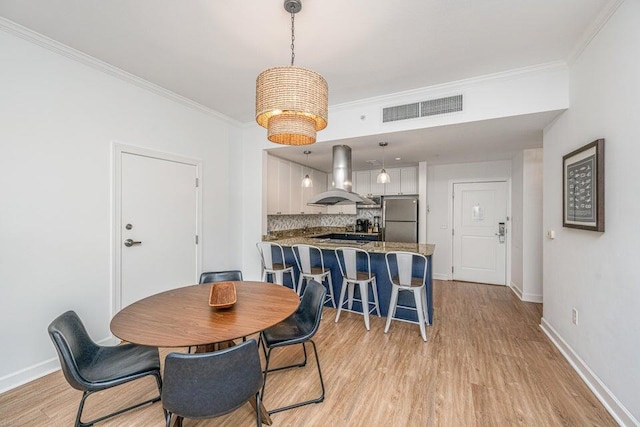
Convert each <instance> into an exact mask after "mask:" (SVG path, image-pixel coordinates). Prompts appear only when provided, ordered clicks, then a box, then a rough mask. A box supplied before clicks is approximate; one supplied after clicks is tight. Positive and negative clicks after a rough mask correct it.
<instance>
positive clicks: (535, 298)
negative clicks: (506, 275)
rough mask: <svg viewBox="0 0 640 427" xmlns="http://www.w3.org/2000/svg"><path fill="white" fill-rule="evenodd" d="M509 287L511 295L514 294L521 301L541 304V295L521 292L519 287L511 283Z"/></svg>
mask: <svg viewBox="0 0 640 427" xmlns="http://www.w3.org/2000/svg"><path fill="white" fill-rule="evenodd" d="M509 287H510V288H511V290H512V291H513V293H514V294H516V295H517V296H518V298H520V300H521V301H524V302H537V303H542V295H540V294H531V293H527V292H522V289H520V287H519V286H518V285H517V284H515V283H513V282H511V283H510V284H509Z"/></svg>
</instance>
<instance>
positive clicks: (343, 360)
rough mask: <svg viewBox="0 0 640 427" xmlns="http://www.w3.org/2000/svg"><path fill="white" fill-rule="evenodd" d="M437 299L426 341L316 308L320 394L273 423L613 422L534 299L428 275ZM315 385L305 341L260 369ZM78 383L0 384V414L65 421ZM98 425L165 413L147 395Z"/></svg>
mask: <svg viewBox="0 0 640 427" xmlns="http://www.w3.org/2000/svg"><path fill="white" fill-rule="evenodd" d="M434 307H435V311H434V312H435V325H434V326H431V327H429V328H428V329H427V334H428V339H429V340H428V342H427V343H424V342H423V341H422V339H421V337H420V332H419V329H418V326H417V325H413V324H408V323H404V322H398V321H395V322H393V323H392V325H391V329H390V331H389V333H388V334H386V335H385V334H384V333H383V328H384V320H385V319H383V318H377V317H375V316H374V317H373V318H372V323H371V331H370V332H367V331H366V330H365V327H364V322H363V319H362V316H361V315H356V314H352V313H344V314H343V315H342V316H341V318H340V322H339V323H337V324H335V323H334V322H333V319H334V317H335V310H333V309H325V311H324V319H323V320H322V324H321V326H320V330H319V332H318V334H317V335H316V340H315V341H316V343H317V344H318V352H319V354H320V363H321V366H322V371H323V374H324V381H325V386H326V389H327V391H326V399H325V401H324V402H323V403H320V404H317V405H310V406H305V407H302V408H297V409H294V410H291V411H286V412H282V413H278V414H274V415H273V416H272V418H273V422H274V426H367V427H370V426H511V425H525V426H534V425H535V426H558V425H566V426H596V425H597V426H614V425H616V423H615V422H614V420H613V419H612V418H611V417H610V416H609V414H608V413H607V412H606V410H605V409H604V407H603V406H602V405H601V404H600V403H599V402H598V400H597V399H596V398H595V397H594V395H593V394H592V393H591V391H590V390H589V389H588V388H587V386H586V385H585V384H584V383H583V382H582V380H580V378H579V377H578V375H577V374H576V373H575V372H574V371H573V369H572V368H571V367H570V366H569V364H568V363H567V362H566V361H565V359H564V358H563V357H562V355H561V354H560V353H559V352H558V351H557V350H556V349H555V347H553V345H552V344H551V343H550V342H549V340H548V339H547V338H546V336H545V335H544V334H543V333H542V331H541V330H540V328H539V327H538V325H539V323H540V317H541V313H542V306H541V305H540V304H531V303H523V302H521V301H519V300H518V299H517V298H516V297H515V295H513V293H512V292H511V290H509V289H508V288H506V287H501V286H489V285H478V284H473V283H462V282H441V281H435V283H434ZM43 328H45V326H43ZM166 353H167V351H166V350H162V351H161V357H164V355H166ZM301 356H302V352H301V351H300V350H299V346H298V348H297V349H293V348H292V349H282V350H280V353H278V354H277V358H276V357H274V362H275V363H278V362H279V363H287V362H291V361H293V360H296V359H297V358H300V357H301ZM274 366H276V365H275V364H274ZM318 387H319V383H318V380H317V375H316V371H315V363H314V361H313V352H311V353H310V360H309V363H308V364H307V367H305V368H300V369H292V370H288V371H282V372H277V373H274V374H270V375H269V378H268V381H267V387H266V392H265V399H264V402H265V406H266V407H267V408H270V407H275V406H282V405H283V404H286V403H291V402H292V400H296V399H307V398H310V397H315V396H316V395H317V393H318ZM153 392H154V382H153V380H152V379H147V380H143V381H138V382H137V383H134V384H130V385H125V386H121V387H119V388H118V389H116V390H110V391H106V392H101V393H99V394H96V395H95V396H92V397H90V398H89V400H88V402H87V406H86V409H85V412H86V417H94V416H95V415H97V414H100V413H104V411H113V410H115V409H117V408H118V407H123V406H125V405H126V404H128V403H129V402H130V401H132V400H133V399H142V398H144V396H147V395H149V396H151V394H152V393H153ZM80 395H81V393H80V392H78V391H76V390H73V389H71V388H70V387H69V386H68V385H67V383H66V382H65V380H64V378H63V376H62V374H61V373H60V372H56V373H53V374H51V375H48V376H46V377H44V378H41V379H39V380H37V381H34V382H32V383H29V384H26V385H24V386H22V387H19V388H17V389H14V390H11V391H9V392H7V393H4V394H2V395H0V425H2V426H68V425H73V420H74V418H75V413H76V410H77V406H78V402H79V400H80ZM97 411H98V412H97ZM253 417H254V415H253V413H252V409H251V407H250V406H249V404H246V405H245V406H243V407H242V408H240V409H238V410H237V411H236V412H233V413H231V414H228V415H226V416H223V417H220V418H216V419H212V420H201V421H194V420H186V421H185V426H252V425H255V424H254V422H255V421H254V420H255V418H253ZM85 419H88V418H85ZM98 425H101V426H162V425H164V421H163V414H162V409H161V405H160V403H156V404H154V405H152V406H148V407H144V408H141V409H138V410H135V411H133V412H129V413H126V414H123V415H120V416H118V417H116V418H113V419H111V420H108V421H106V422H103V423H100V424H98Z"/></svg>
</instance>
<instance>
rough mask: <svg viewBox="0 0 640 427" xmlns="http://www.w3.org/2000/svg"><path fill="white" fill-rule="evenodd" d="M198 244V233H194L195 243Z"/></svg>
mask: <svg viewBox="0 0 640 427" xmlns="http://www.w3.org/2000/svg"><path fill="white" fill-rule="evenodd" d="M197 244H198V235H197V234H196V245H197Z"/></svg>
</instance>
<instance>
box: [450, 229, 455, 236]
mask: <svg viewBox="0 0 640 427" xmlns="http://www.w3.org/2000/svg"><path fill="white" fill-rule="evenodd" d="M454 234H455V233H454V232H453V228H452V229H451V235H452V236H453V235H454Z"/></svg>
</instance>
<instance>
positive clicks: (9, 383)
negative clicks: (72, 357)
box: [0, 357, 60, 393]
mask: <svg viewBox="0 0 640 427" xmlns="http://www.w3.org/2000/svg"><path fill="white" fill-rule="evenodd" d="M58 369H60V362H59V361H58V358H57V357H56V358H53V359H49V360H45V361H44V362H40V363H37V364H35V365H33V366H29V367H27V368H24V369H21V370H19V371H18V372H12V373H10V374H9V375H5V376H4V377H2V378H0V393H4V392H5V391H9V390H11V389H14V388H16V387H20V386H21V385H23V384H26V383H28V382H31V381H33V380H37V379H38V378H40V377H44V376H45V375H48V374H50V373H52V372H55V371H57V370H58Z"/></svg>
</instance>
